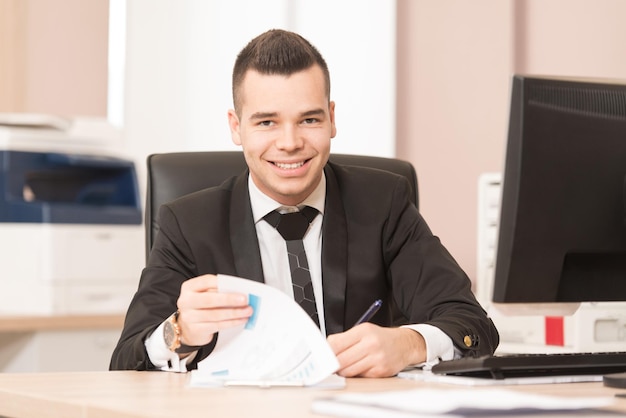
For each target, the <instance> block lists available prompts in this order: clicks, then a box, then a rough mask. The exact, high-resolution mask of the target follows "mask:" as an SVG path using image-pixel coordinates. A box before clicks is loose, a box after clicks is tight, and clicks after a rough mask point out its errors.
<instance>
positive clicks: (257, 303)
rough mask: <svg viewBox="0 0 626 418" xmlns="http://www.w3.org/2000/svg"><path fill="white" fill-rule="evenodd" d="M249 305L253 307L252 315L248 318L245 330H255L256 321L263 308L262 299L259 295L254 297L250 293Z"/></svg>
mask: <svg viewBox="0 0 626 418" xmlns="http://www.w3.org/2000/svg"><path fill="white" fill-rule="evenodd" d="M248 305H250V306H252V315H251V316H250V318H248V322H246V326H245V327H244V328H245V329H254V326H255V325H256V320H257V318H258V317H259V309H260V308H261V298H260V297H258V296H257V295H253V294H252V293H250V294H249V295H248Z"/></svg>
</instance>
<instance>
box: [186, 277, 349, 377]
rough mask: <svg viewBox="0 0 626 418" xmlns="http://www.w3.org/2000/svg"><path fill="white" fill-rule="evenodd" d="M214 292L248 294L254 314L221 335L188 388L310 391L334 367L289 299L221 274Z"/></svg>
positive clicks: (326, 350)
mask: <svg viewBox="0 0 626 418" xmlns="http://www.w3.org/2000/svg"><path fill="white" fill-rule="evenodd" d="M218 289H219V291H220V292H236V293H244V294H247V295H248V302H249V304H250V305H251V306H252V307H253V309H254V313H253V315H252V316H251V317H250V319H249V320H248V322H247V323H246V324H245V325H244V326H241V327H237V328H232V329H229V330H225V331H220V333H219V334H218V340H217V344H216V346H215V349H214V350H213V352H212V353H211V354H210V355H209V356H208V357H207V358H206V359H204V360H202V361H201V362H199V363H198V369H197V370H194V371H192V375H191V382H190V384H191V385H192V386H207V385H209V386H210V385H216V384H219V385H229V386H234V385H256V386H262V387H268V386H309V385H315V384H318V383H320V382H323V381H324V380H325V379H328V378H329V377H330V376H331V375H332V374H333V373H334V372H335V371H336V370H337V369H338V368H339V363H338V361H337V358H336V357H335V354H334V353H333V351H332V349H331V348H330V346H329V345H328V343H327V342H326V338H325V337H324V336H323V335H322V333H321V332H320V330H319V328H318V327H317V325H315V323H314V322H313V320H311V318H310V317H309V316H308V315H307V314H306V313H305V312H304V310H302V308H300V306H298V304H297V303H296V302H295V301H294V300H293V299H292V298H290V297H288V296H287V295H285V294H284V293H282V292H280V291H279V290H277V289H275V288H273V287H271V286H268V285H265V284H263V283H259V282H255V281H252V280H246V279H242V278H238V277H233V276H226V275H218Z"/></svg>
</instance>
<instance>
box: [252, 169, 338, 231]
mask: <svg viewBox="0 0 626 418" xmlns="http://www.w3.org/2000/svg"><path fill="white" fill-rule="evenodd" d="M248 190H249V191H250V204H251V205H252V216H253V217H254V223H255V224H256V223H257V222H259V221H260V220H261V219H263V217H264V216H265V215H267V214H268V213H269V212H271V211H273V210H276V209H281V208H284V209H287V211H289V209H292V211H293V209H294V207H293V206H285V205H281V204H280V203H278V202H277V201H275V200H274V199H272V198H271V197H269V196H267V195H265V194H264V193H263V192H261V190H259V188H258V187H257V186H256V184H254V181H252V176H250V175H248ZM325 202H326V174H324V172H322V178H321V180H320V182H319V184H318V185H317V187H316V188H315V190H313V192H312V193H311V194H310V195H309V196H308V197H307V198H306V199H304V200H303V201H302V202H301V203H299V204H298V205H296V206H311V207H313V208H315V209H317V210H318V211H319V212H320V213H321V214H324V204H325Z"/></svg>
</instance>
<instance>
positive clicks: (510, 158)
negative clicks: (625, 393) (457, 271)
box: [492, 75, 626, 314]
mask: <svg viewBox="0 0 626 418" xmlns="http://www.w3.org/2000/svg"><path fill="white" fill-rule="evenodd" d="M510 112H511V113H510V120H509V134H508V142H507V148H506V159H505V167H504V173H503V179H502V197H501V209H500V210H501V213H500V221H499V232H498V237H497V248H496V261H495V277H494V282H493V298H492V301H493V302H494V306H496V307H498V309H500V310H503V311H504V312H506V311H507V308H508V309H509V311H511V309H510V308H511V307H522V309H521V310H516V309H513V310H512V311H513V312H514V313H515V314H520V313H521V311H524V310H527V311H529V312H530V313H533V312H534V314H551V312H552V314H554V313H556V314H570V313H573V312H574V311H575V310H576V308H577V307H578V304H579V303H580V302H599V301H602V302H606V301H626V82H618V81H608V80H584V79H571V78H570V79H568V78H554V77H535V76H522V75H516V76H514V77H513V83H512V90H511V108H510Z"/></svg>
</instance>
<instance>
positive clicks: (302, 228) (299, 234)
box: [263, 206, 318, 241]
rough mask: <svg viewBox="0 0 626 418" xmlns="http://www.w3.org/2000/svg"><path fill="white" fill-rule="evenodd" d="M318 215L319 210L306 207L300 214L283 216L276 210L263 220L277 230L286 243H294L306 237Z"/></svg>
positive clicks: (284, 214) (294, 213)
mask: <svg viewBox="0 0 626 418" xmlns="http://www.w3.org/2000/svg"><path fill="white" fill-rule="evenodd" d="M317 213H318V212H317V209H315V208H312V207H310V206H305V207H304V208H302V210H300V211H299V212H291V213H282V214H281V213H279V212H277V211H275V210H274V211H272V212H270V213H268V214H267V215H265V217H264V218H263V219H265V220H266V221H267V222H268V223H269V224H270V225H272V226H273V227H274V228H276V230H277V231H278V233H279V234H280V235H281V236H282V237H283V239H284V240H285V241H294V240H300V239H302V238H303V237H304V235H305V234H306V231H307V230H308V229H309V225H310V223H311V222H313V219H315V217H316V216H317Z"/></svg>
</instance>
